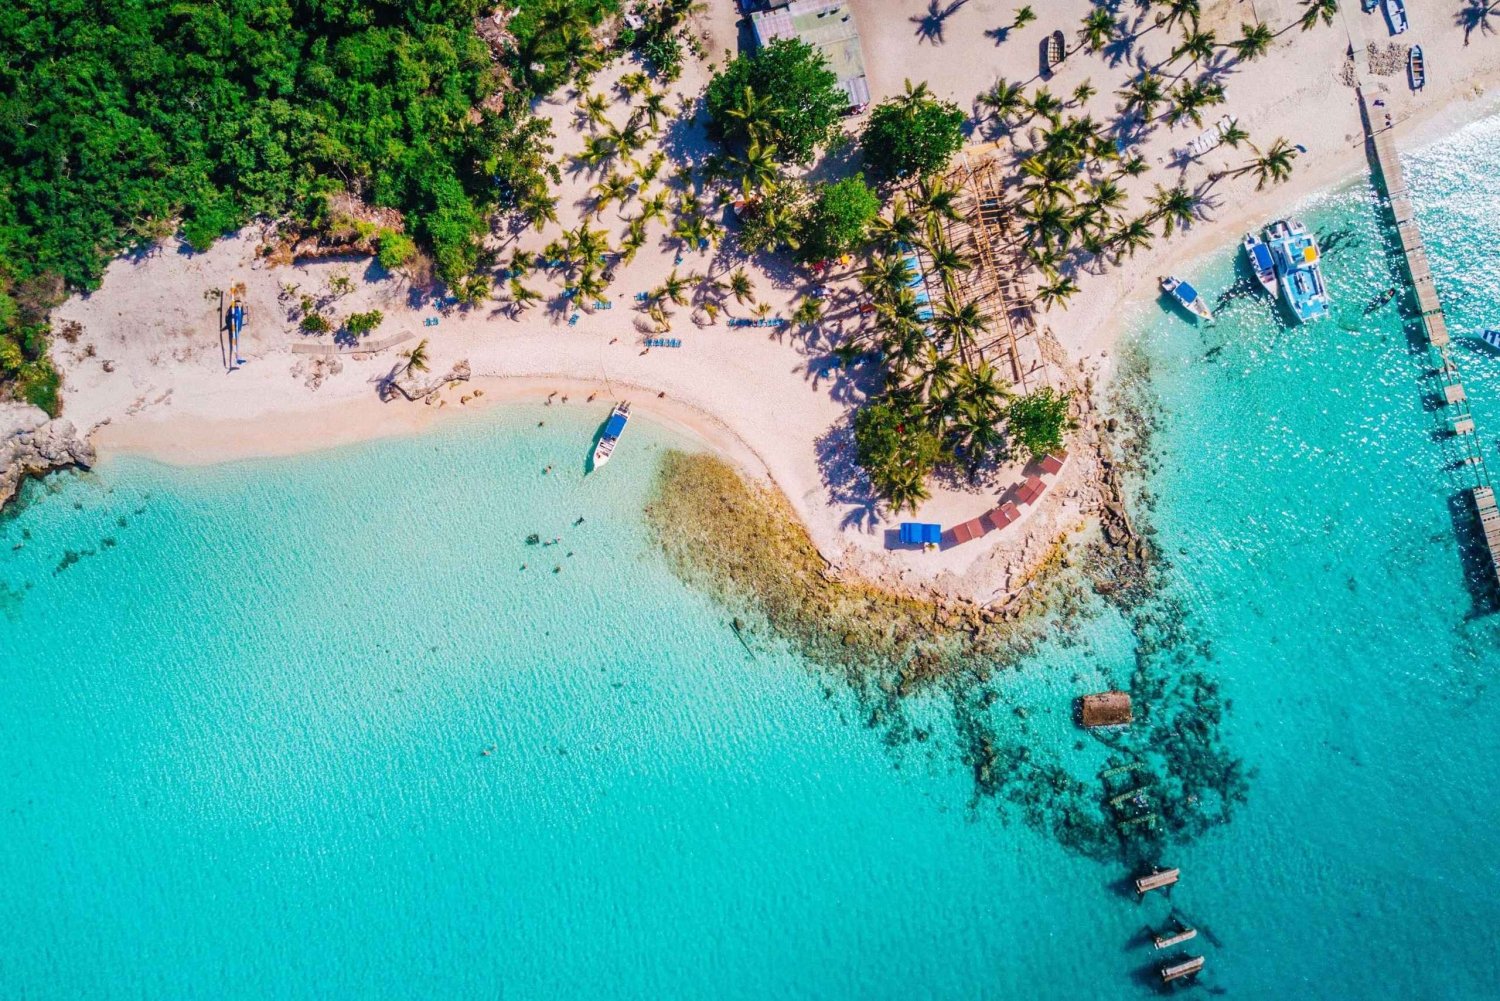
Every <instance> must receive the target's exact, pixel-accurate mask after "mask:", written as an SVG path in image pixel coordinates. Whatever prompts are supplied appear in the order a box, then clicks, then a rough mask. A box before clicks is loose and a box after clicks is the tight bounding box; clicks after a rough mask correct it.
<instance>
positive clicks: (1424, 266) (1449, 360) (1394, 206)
mask: <svg viewBox="0 0 1500 1001" xmlns="http://www.w3.org/2000/svg"><path fill="white" fill-rule="evenodd" d="M1354 59H1355V71H1356V76H1357V78H1358V81H1359V86H1358V91H1357V92H1358V95H1359V102H1360V115H1361V118H1362V119H1363V121H1364V125H1365V135H1366V138H1367V140H1368V143H1369V147H1370V150H1371V158H1372V160H1373V161H1374V163H1375V167H1376V169H1377V171H1378V172H1379V175H1380V180H1381V182H1382V183H1383V184H1384V186H1385V192H1386V204H1387V205H1388V207H1389V208H1390V212H1391V218H1392V221H1393V222H1394V223H1395V226H1396V235H1397V238H1398V239H1399V241H1400V244H1401V255H1402V258H1403V259H1404V260H1405V261H1406V270H1407V273H1408V274H1409V275H1410V277H1411V285H1412V291H1413V292H1414V293H1415V296H1416V300H1417V307H1418V310H1419V314H1420V317H1421V321H1422V332H1423V334H1425V335H1426V338H1427V348H1428V352H1429V353H1430V355H1431V356H1432V359H1433V361H1434V363H1435V364H1434V372H1435V374H1436V376H1437V377H1438V379H1439V380H1441V382H1442V392H1441V396H1440V397H1439V398H1440V401H1441V404H1442V407H1443V410H1444V412H1445V426H1446V430H1447V432H1448V438H1449V439H1450V442H1451V444H1452V446H1453V447H1455V448H1456V449H1458V452H1459V458H1458V461H1457V462H1456V463H1455V466H1456V467H1457V468H1458V469H1459V470H1460V471H1461V474H1462V475H1464V476H1465V477H1466V478H1467V479H1468V480H1469V482H1468V485H1467V486H1466V487H1465V491H1466V492H1467V494H1468V495H1469V499H1470V500H1471V501H1472V502H1473V505H1474V509H1475V514H1476V516H1477V517H1478V519H1479V524H1480V532H1481V534H1482V535H1483V538H1484V545H1485V549H1486V550H1487V551H1488V552H1489V557H1490V569H1491V577H1492V581H1491V582H1492V583H1494V584H1496V585H1500V513H1496V512H1495V501H1494V497H1495V492H1494V486H1493V484H1492V482H1491V480H1490V474H1489V469H1488V467H1487V466H1486V464H1485V461H1484V447H1483V445H1482V444H1481V443H1480V440H1479V436H1478V434H1476V433H1475V432H1476V427H1475V424H1474V415H1473V414H1472V413H1471V412H1470V410H1469V396H1468V393H1467V392H1466V391H1465V390H1464V385H1463V380H1462V379H1461V378H1460V377H1459V371H1458V365H1457V364H1456V363H1455V362H1454V361H1453V355H1452V351H1451V346H1452V338H1451V337H1450V336H1449V334H1448V320H1447V317H1446V316H1445V315H1444V314H1443V304H1442V302H1441V301H1440V300H1439V299H1438V294H1437V286H1436V283H1435V282H1434V281H1433V276H1432V267H1431V265H1430V264H1429V263H1428V260H1427V248H1426V245H1425V244H1424V243H1423V242H1422V231H1421V229H1420V228H1419V227H1418V226H1417V219H1416V212H1415V211H1414V210H1413V208H1412V204H1411V198H1410V196H1409V194H1408V192H1407V189H1406V174H1405V173H1404V172H1403V170H1402V168H1401V157H1400V154H1399V153H1398V152H1397V151H1396V140H1395V137H1394V134H1393V131H1392V130H1393V128H1394V126H1393V124H1392V122H1391V116H1390V114H1389V112H1387V111H1385V110H1383V105H1384V99H1383V98H1377V97H1373V96H1372V94H1373V91H1372V90H1371V88H1370V83H1369V79H1368V74H1367V72H1366V69H1367V67H1366V64H1365V61H1364V56H1363V54H1362V53H1359V52H1356V53H1354ZM1487 512H1489V513H1492V514H1493V515H1494V517H1492V518H1491V519H1490V520H1488V521H1487V520H1486V515H1487Z"/></svg>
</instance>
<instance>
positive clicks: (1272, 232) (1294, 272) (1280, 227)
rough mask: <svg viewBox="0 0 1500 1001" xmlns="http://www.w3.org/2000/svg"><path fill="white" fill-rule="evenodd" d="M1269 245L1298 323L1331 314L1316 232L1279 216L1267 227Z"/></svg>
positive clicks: (1281, 282) (1283, 289) (1277, 274)
mask: <svg viewBox="0 0 1500 1001" xmlns="http://www.w3.org/2000/svg"><path fill="white" fill-rule="evenodd" d="M1266 246H1267V247H1268V248H1269V249H1270V251H1271V258H1272V260H1274V261H1275V262H1276V277H1277V279H1278V280H1279V282H1280V284H1281V295H1282V298H1283V299H1285V300H1286V304H1287V308H1288V309H1290V310H1291V311H1292V315H1293V316H1295V317H1296V318H1297V322H1298V323H1306V322H1308V321H1309V320H1318V319H1321V318H1323V317H1325V316H1327V315H1328V290H1327V288H1326V287H1325V286H1324V285H1323V268H1322V265H1321V264H1320V263H1319V260H1320V256H1321V255H1320V254H1319V252H1318V241H1317V240H1316V239H1315V238H1314V237H1313V235H1312V231H1311V230H1309V229H1308V228H1307V226H1306V225H1304V224H1303V223H1301V222H1299V221H1298V220H1296V219H1278V220H1277V221H1276V222H1273V223H1271V225H1270V226H1268V227H1267V228H1266Z"/></svg>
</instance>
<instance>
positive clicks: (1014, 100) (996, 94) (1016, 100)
mask: <svg viewBox="0 0 1500 1001" xmlns="http://www.w3.org/2000/svg"><path fill="white" fill-rule="evenodd" d="M977 100H978V102H979V106H980V107H982V108H984V109H986V110H987V111H988V112H989V113H990V114H992V115H994V116H995V119H996V120H997V121H998V122H999V123H1000V124H1001V125H1002V126H1005V127H1006V128H1009V127H1010V119H1011V117H1012V116H1014V115H1017V114H1019V113H1020V112H1021V111H1023V110H1025V108H1026V91H1025V89H1024V88H1023V87H1021V85H1020V84H1014V83H1010V82H1009V81H1007V80H1006V79H1005V78H1004V77H1001V78H1000V79H998V80H996V81H995V83H994V85H993V86H991V87H990V89H989V90H987V91H985V92H984V93H982V94H980V95H979V97H978V99H977Z"/></svg>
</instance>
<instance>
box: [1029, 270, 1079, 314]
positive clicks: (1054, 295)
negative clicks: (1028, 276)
mask: <svg viewBox="0 0 1500 1001" xmlns="http://www.w3.org/2000/svg"><path fill="white" fill-rule="evenodd" d="M1077 293H1078V283H1077V282H1075V281H1073V279H1071V278H1067V277H1063V278H1058V279H1057V280H1056V281H1051V282H1048V283H1047V284H1045V285H1038V286H1037V290H1036V298H1037V301H1038V302H1040V303H1043V304H1044V305H1046V306H1049V307H1050V306H1061V307H1062V308H1063V309H1067V308H1068V300H1069V299H1070V298H1072V297H1073V296H1074V295H1076V294H1077Z"/></svg>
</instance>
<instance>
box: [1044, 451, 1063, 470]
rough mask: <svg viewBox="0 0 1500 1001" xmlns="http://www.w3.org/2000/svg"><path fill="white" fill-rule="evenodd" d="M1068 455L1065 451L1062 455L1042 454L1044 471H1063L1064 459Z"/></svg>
mask: <svg viewBox="0 0 1500 1001" xmlns="http://www.w3.org/2000/svg"><path fill="white" fill-rule="evenodd" d="M1067 457H1068V453H1067V452H1064V453H1063V454H1062V455H1044V456H1042V472H1044V473H1049V474H1051V473H1060V472H1062V467H1063V460H1064V459H1066V458H1067Z"/></svg>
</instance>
